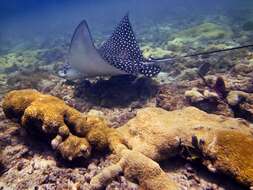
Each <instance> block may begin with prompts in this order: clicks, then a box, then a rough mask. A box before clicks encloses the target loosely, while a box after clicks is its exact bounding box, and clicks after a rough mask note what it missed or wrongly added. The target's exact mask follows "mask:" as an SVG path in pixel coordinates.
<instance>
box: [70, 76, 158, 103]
mask: <svg viewBox="0 0 253 190" xmlns="http://www.w3.org/2000/svg"><path fill="white" fill-rule="evenodd" d="M157 91H158V86H157V84H156V82H155V81H154V80H152V79H150V78H145V77H142V78H136V77H135V76H131V75H121V76H113V77H111V78H109V79H108V80H102V79H99V80H97V81H95V82H90V81H88V80H84V81H81V82H80V83H79V84H77V85H76V88H75V96H76V97H78V98H82V99H84V100H86V101H87V102H89V103H91V104H93V105H95V106H102V107H108V108H113V107H127V106H129V105H130V104H131V103H133V102H135V103H137V104H139V103H141V104H143V103H145V102H146V101H147V100H148V99H149V98H151V97H154V96H155V95H156V93H157Z"/></svg>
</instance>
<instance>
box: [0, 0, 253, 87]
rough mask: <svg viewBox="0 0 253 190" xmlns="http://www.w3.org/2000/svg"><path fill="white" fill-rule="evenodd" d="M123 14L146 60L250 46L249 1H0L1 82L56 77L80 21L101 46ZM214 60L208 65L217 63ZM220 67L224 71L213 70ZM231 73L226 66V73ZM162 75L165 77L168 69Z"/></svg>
mask: <svg viewBox="0 0 253 190" xmlns="http://www.w3.org/2000/svg"><path fill="white" fill-rule="evenodd" d="M126 13H129V17H130V22H131V24H132V26H133V30H134V33H135V34H136V39H137V42H138V44H139V46H140V48H141V50H142V52H143V55H144V57H146V58H149V57H154V58H168V57H175V56H179V57H181V56H183V55H187V54H194V53H199V52H206V51H213V50H220V49H226V48H233V47H237V46H241V45H248V44H253V39H252V31H253V30H252V28H253V26H252V25H253V19H252V18H253V2H252V1H251V0H244V1H238V0H212V1H209V0H206V1H201V0H178V1H173V0H160V1H159V2H158V1H154V0H107V1H102V0H95V1H94V0H85V1H81V0H75V1H68V0H43V1H36V0H27V1H23V0H16V1H15V0H11V1H8V0H2V1H1V2H0V18H1V19H0V24H1V30H0V55H1V58H2V59H1V61H0V66H2V68H0V71H1V73H2V75H1V76H2V78H1V79H2V81H4V79H3V78H5V79H6V76H5V75H6V74H9V73H11V72H12V71H13V72H15V71H20V70H22V68H24V67H25V68H29V67H31V68H33V67H37V66H38V65H51V66H52V65H56V66H55V67H53V66H52V67H53V71H54V73H57V70H58V67H59V65H63V64H64V63H66V62H67V57H68V49H69V46H70V40H71V37H72V34H73V31H74V29H75V28H76V26H77V25H78V24H79V23H80V22H81V21H82V20H84V19H85V20H86V21H87V23H88V25H89V27H90V30H91V34H92V37H93V40H94V42H95V45H96V46H97V47H99V46H100V45H101V44H102V43H103V42H105V41H106V40H107V39H108V38H109V37H110V35H111V33H112V32H113V30H114V28H115V26H116V25H117V24H118V23H119V22H120V20H121V19H122V17H123V16H124V15H126ZM38 51H39V53H38ZM242 51H243V50H242ZM231 52H232V54H233V52H238V51H231ZM240 52H241V51H239V53H240ZM18 53H21V54H22V53H23V54H22V55H21V56H19V55H18ZM221 55H222V54H221ZM233 55H234V54H233ZM215 56H216V55H214V56H211V60H208V61H210V62H215V61H214V60H212V58H215ZM216 58H217V57H216ZM168 65H169V64H168ZM196 66H197V65H196ZM219 67H221V68H223V66H220V65H215V68H219ZM229 68H231V67H230V65H229V64H227V66H225V69H227V70H229ZM166 69H167V70H166ZM51 71H52V70H51ZM162 71H163V72H165V73H166V72H169V70H168V68H167V66H166V64H165V66H163V68H162ZM223 71H224V70H223ZM7 78H8V76H7ZM3 86H4V82H3Z"/></svg>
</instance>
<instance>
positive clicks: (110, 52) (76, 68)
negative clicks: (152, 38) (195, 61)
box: [58, 14, 253, 79]
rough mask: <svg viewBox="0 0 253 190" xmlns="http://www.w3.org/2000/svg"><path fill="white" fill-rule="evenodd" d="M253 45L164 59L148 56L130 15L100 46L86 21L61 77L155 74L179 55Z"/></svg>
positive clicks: (73, 40)
mask: <svg viewBox="0 0 253 190" xmlns="http://www.w3.org/2000/svg"><path fill="white" fill-rule="evenodd" d="M251 47H253V44H250V45H242V46H238V47H233V48H227V49H218V50H213V51H209V52H201V53H194V54H188V55H184V56H177V57H168V58H162V59H160V58H159V59H154V58H151V57H150V58H148V59H145V58H144V57H143V55H142V53H141V50H140V47H139V46H138V43H137V41H136V37H135V34H134V32H133V29H132V26H131V23H130V21H129V17H128V14H126V15H125V16H124V17H123V19H122V20H121V21H120V23H119V24H118V25H117V26H116V28H115V30H114V32H113V33H112V35H111V37H110V38H109V39H108V40H107V41H106V42H105V43H104V44H103V45H102V46H101V47H100V48H99V49H97V48H96V47H95V45H94V43H93V39H92V36H91V33H90V30H89V27H88V24H87V22H86V21H85V20H83V21H82V22H81V23H80V24H79V25H78V26H77V28H76V29H75V31H74V34H73V36H72V40H71V44H70V48H69V60H68V62H67V63H66V64H64V65H63V67H62V69H61V70H60V71H59V72H58V74H59V75H60V76H61V77H66V78H69V79H75V78H79V77H95V76H113V75H122V74H131V75H139V74H141V75H144V76H147V77H153V76H155V75H157V74H158V73H159V72H160V70H161V69H160V67H159V65H160V64H161V63H171V62H173V61H175V60H177V59H179V58H185V57H195V56H201V55H209V54H214V53H219V52H226V51H232V50H236V49H242V48H251Z"/></svg>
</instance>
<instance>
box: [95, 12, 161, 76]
mask: <svg viewBox="0 0 253 190" xmlns="http://www.w3.org/2000/svg"><path fill="white" fill-rule="evenodd" d="M99 53H100V55H101V56H102V57H103V59H105V60H106V61H107V62H108V63H109V64H111V65H113V66H114V67H116V68H117V69H120V70H123V71H125V72H126V73H129V74H134V75H137V74H138V73H140V74H143V75H145V76H148V77H153V76H155V75H157V74H158V73H159V72H160V67H159V66H157V65H144V64H143V62H145V59H144V57H143V55H142V53H141V50H140V48H139V46H138V44H137V41H136V38H135V35H134V32H133V29H132V26H131V23H130V21H129V18H128V14H127V15H125V16H124V17H123V19H122V20H121V22H120V23H119V25H118V26H117V27H116V29H115V30H114V32H113V33H112V35H111V37H110V38H109V39H108V40H107V41H106V42H105V43H104V44H103V45H102V46H101V48H100V49H99Z"/></svg>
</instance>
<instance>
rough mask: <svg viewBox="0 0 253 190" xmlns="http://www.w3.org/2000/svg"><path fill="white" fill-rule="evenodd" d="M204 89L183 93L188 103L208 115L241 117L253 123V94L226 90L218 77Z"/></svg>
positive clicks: (193, 89)
mask: <svg viewBox="0 0 253 190" xmlns="http://www.w3.org/2000/svg"><path fill="white" fill-rule="evenodd" d="M206 85H208V88H206V89H198V88H192V89H191V90H187V91H186V92H185V97H186V99H187V100H188V102H189V103H190V105H193V106H195V107H197V108H199V109H201V110H204V111H206V112H209V113H216V114H222V115H226V116H232V117H241V118H244V119H246V120H248V121H251V122H252V121H253V112H252V110H253V109H252V108H253V94H252V93H246V92H244V91H240V90H228V89H227V87H226V85H225V81H224V80H223V78H221V77H218V78H217V79H216V82H215V84H214V85H209V84H206Z"/></svg>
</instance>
